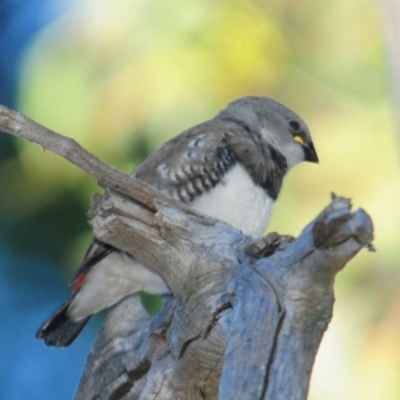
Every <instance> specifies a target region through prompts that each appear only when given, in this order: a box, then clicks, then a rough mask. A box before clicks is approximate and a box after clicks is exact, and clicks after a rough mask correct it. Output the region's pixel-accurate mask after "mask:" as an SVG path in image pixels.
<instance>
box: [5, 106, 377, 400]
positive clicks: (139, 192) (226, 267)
mask: <svg viewBox="0 0 400 400" xmlns="http://www.w3.org/2000/svg"><path fill="white" fill-rule="evenodd" d="M0 130H3V131H5V132H8V133H10V134H13V135H16V136H19V137H23V138H26V139H28V140H31V141H34V142H36V143H39V144H40V145H42V146H43V147H44V148H46V149H49V150H51V151H54V152H56V153H57V154H60V155H62V156H63V157H65V158H67V159H69V160H70V161H72V162H73V163H75V164H76V165H78V166H80V167H81V168H82V169H83V170H85V171H86V172H87V173H89V174H90V175H92V176H94V177H95V178H96V179H97V180H98V182H99V184H100V185H101V186H103V187H106V188H107V189H106V191H105V194H104V195H102V196H101V195H95V196H94V199H93V203H92V208H91V212H90V217H91V218H92V220H91V224H92V226H93V230H94V233H95V235H96V236H97V237H98V238H99V239H101V240H103V241H105V242H107V243H110V244H112V245H114V246H116V247H118V248H120V249H123V250H125V251H127V252H129V253H131V254H134V255H135V257H137V258H139V259H140V260H142V261H143V262H144V263H145V264H146V265H148V266H150V267H151V268H153V269H154V270H155V271H156V272H157V273H159V274H160V275H161V276H163V278H164V279H165V281H166V283H167V284H168V286H169V288H170V290H171V294H170V295H166V296H165V297H164V304H163V307H162V309H161V311H160V313H159V314H157V315H156V316H155V317H151V316H149V315H148V314H147V313H146V312H145V310H144V309H143V307H142V305H141V303H140V300H139V299H138V298H137V297H131V298H128V299H126V300H125V301H123V302H122V303H121V304H120V305H119V306H117V307H116V308H115V309H114V310H113V311H112V312H111V313H110V314H109V316H108V318H107V320H106V322H105V324H104V326H103V328H102V329H101V331H100V333H99V336H98V338H97V340H96V342H95V344H94V347H93V350H92V352H91V354H90V356H89V358H88V362H87V365H86V368H85V371H84V374H83V376H82V379H81V382H80V384H79V387H78V390H77V394H76V399H77V400H82V399H85V400H86V399H104V400H106V399H107V400H118V399H142V400H143V399H158V400H161V399H168V400H178V399H182V400H183V399H217V398H219V399H223V400H228V399H246V400H252V399H254V400H255V399H257V400H258V399H268V400H272V399H274V400H275V399H282V400H283V399H285V400H287V399H298V400H302V399H306V398H307V392H308V385H309V379H310V374H311V369H312V366H313V363H314V358H315V354H316V352H317V350H318V347H319V344H320V341H321V338H322V335H323V333H324V331H325V330H326V327H327V325H328V323H329V321H330V319H331V316H332V308H333V303H334V293H333V284H334V278H335V275H336V273H337V272H338V271H340V270H341V269H342V268H343V267H344V266H345V264H346V263H347V262H348V261H349V260H350V259H351V258H352V257H353V256H354V255H355V254H356V253H357V252H358V251H359V250H360V249H361V248H363V247H367V248H369V249H372V245H371V241H372V239H373V227H372V222H371V219H370V218H369V216H368V215H367V214H366V213H365V212H364V211H363V210H361V209H360V210H358V211H356V212H354V213H352V212H351V204H350V201H349V200H348V199H345V198H342V197H337V196H335V195H332V201H331V203H330V204H329V205H328V206H327V208H326V209H325V210H324V211H323V212H322V213H321V214H320V215H319V216H317V218H316V219H315V220H314V221H313V222H311V223H310V224H309V225H308V226H307V227H306V228H305V229H304V230H303V232H302V233H301V235H300V236H299V238H297V239H295V240H290V239H289V238H288V237H284V236H279V235H277V234H269V235H267V236H266V237H265V238H262V239H259V240H256V241H255V240H253V239H251V238H250V237H247V236H244V235H242V234H241V232H239V231H236V230H234V229H233V228H231V227H230V226H228V225H227V224H224V223H222V222H220V221H217V220H214V219H212V218H208V217H205V216H204V215H201V214H199V213H197V212H195V211H194V210H192V209H190V208H189V207H186V206H184V205H182V204H181V203H179V202H175V201H173V200H171V199H169V198H168V197H167V196H163V195H162V194H161V193H159V192H157V191H156V190H154V189H152V188H151V187H149V186H147V185H145V184H143V183H141V182H139V181H137V180H134V179H132V178H130V177H129V176H127V175H125V174H123V173H122V172H120V171H117V170H115V169H113V168H111V167H109V166H107V165H106V164H105V163H103V162H101V161H100V160H97V159H96V158H95V157H94V156H92V155H91V154H90V153H88V152H86V151H85V150H84V149H82V148H81V147H80V146H79V145H78V144H76V143H75V142H73V141H71V140H70V139H67V138H64V137H62V136H60V135H56V134H55V133H53V132H51V131H49V130H47V129H45V128H43V127H41V126H40V125H37V124H36V123H34V122H33V121H31V120H29V119H27V118H26V117H24V116H22V115H21V114H18V113H16V112H14V111H11V110H8V109H7V108H5V107H1V106H0Z"/></svg>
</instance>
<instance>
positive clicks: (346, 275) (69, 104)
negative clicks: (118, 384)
mask: <svg viewBox="0 0 400 400" xmlns="http://www.w3.org/2000/svg"><path fill="white" fill-rule="evenodd" d="M388 1H389V0H388ZM381 4H383V2H381V3H379V4H378V3H374V2H370V1H367V0H354V1H352V2H348V1H345V0H339V1H334V2H333V1H328V0H322V1H321V0H306V1H302V2H298V1H295V0H272V1H269V2H268V4H267V3H266V2H263V1H258V0H251V1H247V2H243V1H241V0H230V1H218V2H215V1H208V0H206V1H198V0H172V1H169V2H158V1H154V0H119V1H118V2H115V1H112V0H104V1H102V2H99V1H94V0H69V1H67V0H31V1H29V2H27V1H22V0H0V103H1V104H4V105H7V106H9V107H12V108H15V109H18V110H20V111H22V112H23V113H25V114H26V115H28V116H29V117H31V118H33V119H34V120H36V121H37V122H39V123H41V124H43V125H45V126H46V127H48V128H50V129H53V130H55V131H57V132H59V133H62V134H65V135H68V136H71V137H73V138H75V139H76V140H77V141H78V142H79V143H81V144H82V145H83V146H84V147H86V148H87V149H88V150H89V151H91V152H93V153H94V154H96V155H97V156H99V157H100V158H102V159H104V160H106V161H107V162H109V163H110V164H112V165H114V166H116V167H118V168H120V169H122V170H124V171H126V172H129V171H131V170H132V169H133V168H134V167H135V165H137V163H138V162H140V160H142V159H143V158H144V157H146V156H147V155H148V154H149V153H150V152H151V151H153V150H154V149H155V148H156V147H157V146H159V145H160V144H161V143H162V142H164V141H165V140H166V139H168V138H170V137H172V136H174V135H176V134H177V133H179V132H181V131H182V130H183V129H185V128H187V127H190V126H192V125H194V124H196V123H199V122H201V121H203V120H205V119H208V118H211V117H212V116H213V115H214V114H215V113H216V112H217V111H218V110H219V109H221V108H222V107H224V106H225V105H226V103H227V102H229V101H230V100H232V99H234V98H236V97H239V96H242V95H247V94H255V95H267V96H270V97H273V98H275V99H277V100H278V101H281V102H282V103H284V104H287V105H288V106H289V107H291V108H293V109H294V110H295V111H297V112H298V113H299V114H300V115H301V116H302V117H303V118H304V119H305V120H306V121H307V122H308V124H309V126H310V128H311V131H312V134H313V138H314V142H315V144H316V148H317V151H318V155H319V158H320V160H321V162H320V164H319V165H318V166H314V165H301V166H299V167H297V168H296V169H295V170H294V171H292V172H291V173H290V174H289V176H288V178H287V179H286V181H285V184H284V188H283V192H282V195H281V197H280V201H279V202H278V204H277V206H276V209H275V212H274V215H273V219H272V222H271V226H270V227H269V230H277V231H279V232H282V233H288V234H293V235H298V233H299V232H300V230H301V229H302V228H303V227H304V226H305V225H306V224H307V222H309V221H310V220H311V219H312V218H314V217H315V215H316V214H317V213H319V211H320V210H321V209H322V208H323V207H324V206H325V205H326V204H327V203H328V202H329V193H330V192H331V191H334V192H336V193H337V194H339V195H344V196H347V197H351V198H352V199H353V203H354V204H355V206H357V207H358V206H362V207H363V208H365V209H366V210H367V211H368V212H369V213H370V214H371V216H372V218H373V220H374V224H375V229H376V240H375V245H376V247H377V249H378V251H377V252H376V253H374V254H371V253H368V252H366V251H363V252H361V253H360V254H359V255H358V256H357V257H356V258H355V259H354V260H353V261H352V262H351V263H349V265H348V266H347V267H346V268H345V270H344V271H343V272H342V273H341V274H339V276H338V278H337V282H336V297H337V302H336V305H335V310H334V318H333V321H332V323H331V324H330V326H329V329H328V332H327V333H326V335H325V337H324V340H323V344H322V346H321V349H320V352H319V354H318V356H317V361H316V365H315V369H314V372H313V378H312V382H311V392H310V399H311V400H312V399H324V400H337V399H342V400H347V399H349V400H350V399H354V398H362V399H377V398H384V399H387V400H391V399H393V400H394V399H398V398H399V397H400V357H399V354H400V323H399V318H398V314H399V308H400V290H399V288H400V268H399V259H400V247H399V245H398V244H399V242H400V230H399V226H400V207H398V198H399V197H400V185H399V163H398V151H399V147H398V141H397V139H396V135H395V131H396V127H395V117H396V115H398V112H399V110H398V109H396V108H395V106H394V104H393V102H392V85H391V79H390V76H389V67H388V65H389V59H388V57H387V55H386V48H387V41H388V37H387V36H385V35H384V32H385V30H384V27H385V18H387V16H385V13H384V12H383V9H382V8H381ZM399 12H400V11H399ZM395 45H398V44H396V43H395ZM0 188H1V189H0V306H1V308H0V317H1V322H0V393H1V399H5V400H9V399H13V400H14V399H21V398H23V399H70V398H71V397H72V396H73V393H74V391H75V388H76V385H77V384H78V381H79V377H80V374H81V372H82V370H83V367H84V364H85V360H86V357H87V355H88V354H89V351H90V347H91V344H92V343H93V340H94V338H95V336H96V331H97V330H98V327H99V326H100V324H101V317H99V318H97V319H94V321H91V323H90V324H89V326H88V327H87V328H85V330H84V331H83V332H82V334H81V335H80V336H79V338H78V339H77V341H76V342H74V344H73V345H72V346H71V347H69V348H67V349H53V348H46V347H45V346H44V345H43V344H42V343H41V342H36V341H35V340H34V334H35V331H36V329H37V327H38V326H39V325H40V323H41V322H42V321H43V320H44V319H45V318H46V317H47V315H48V314H49V313H50V312H51V311H52V310H53V309H54V308H55V307H57V306H58V304H59V303H60V302H62V301H63V300H64V299H65V297H67V296H68V294H69V287H68V281H69V279H70V278H71V276H72V275H73V272H74V270H75V269H76V268H77V266H78V265H79V263H80V260H81V258H82V256H83V254H84V252H85V248H86V246H87V245H88V243H89V241H90V238H91V231H90V228H89V226H88V224H87V217H86V215H85V213H86V212H87V210H88V207H89V202H90V197H91V194H92V193H93V192H94V191H96V190H99V189H98V188H97V187H96V183H95V182H94V181H93V180H92V179H91V178H89V177H86V176H85V175H84V173H83V172H81V171H79V170H78V169H77V168H76V167H74V166H72V165H69V164H68V163H67V162H66V161H64V160H62V159H60V158H59V157H57V156H55V155H53V154H51V153H49V152H43V150H42V149H41V148H40V147H39V146H36V145H33V144H30V143H26V142H23V141H21V140H16V139H14V138H11V137H9V136H7V135H5V134H1V133H0Z"/></svg>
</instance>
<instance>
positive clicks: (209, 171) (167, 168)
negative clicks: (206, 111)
mask: <svg viewBox="0 0 400 400" xmlns="http://www.w3.org/2000/svg"><path fill="white" fill-rule="evenodd" d="M228 134H229V133H228V132H226V131H224V129H223V128H222V127H220V126H218V124H217V123H216V122H215V121H209V122H205V123H203V124H200V125H198V126H196V127H194V128H191V129H189V130H188V131H186V132H183V133H182V134H181V135H179V136H177V137H175V138H173V139H171V140H170V141H168V142H166V143H165V144H164V145H163V146H162V147H161V148H160V149H158V150H157V151H156V152H155V153H153V154H152V155H150V156H149V157H148V158H147V159H146V160H145V161H144V162H143V163H142V164H140V165H139V167H138V168H137V169H136V170H135V171H134V172H133V173H132V175H133V176H134V177H136V178H138V179H140V180H143V181H144V182H146V183H148V184H149V185H151V186H153V187H155V188H156V189H158V190H160V191H162V192H165V193H166V194H168V195H170V196H171V197H173V198H175V199H177V200H180V201H182V202H184V203H191V202H192V201H193V200H194V199H195V198H196V197H198V196H200V195H201V194H203V193H205V192H207V191H209V190H210V189H212V188H213V187H215V185H216V184H217V183H218V182H220V181H221V180H222V179H223V176H224V175H225V174H226V172H227V171H228V170H230V169H231V168H232V167H233V165H234V164H235V163H236V157H235V154H234V152H233V151H232V149H231V148H230V147H229V146H228V142H227V135H228Z"/></svg>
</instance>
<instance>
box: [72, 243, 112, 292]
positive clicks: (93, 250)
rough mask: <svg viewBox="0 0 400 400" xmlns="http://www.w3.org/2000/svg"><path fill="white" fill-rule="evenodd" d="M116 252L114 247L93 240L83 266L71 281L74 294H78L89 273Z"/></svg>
mask: <svg viewBox="0 0 400 400" xmlns="http://www.w3.org/2000/svg"><path fill="white" fill-rule="evenodd" d="M114 250H116V249H115V247H114V246H111V245H110V244H106V243H103V242H101V241H100V240H98V239H96V238H93V240H92V242H91V243H90V245H89V248H88V249H87V251H86V254H85V257H84V258H83V262H82V264H81V266H80V267H79V268H78V270H77V271H76V272H75V275H74V277H73V278H72V280H71V285H73V291H74V292H77V291H78V290H79V289H80V288H81V286H82V284H83V281H84V280H85V276H86V274H87V273H88V272H89V270H90V268H91V267H92V266H93V265H94V264H96V263H98V262H99V261H100V260H102V259H103V258H104V257H106V256H108V255H109V254H110V253H111V252H112V251H114Z"/></svg>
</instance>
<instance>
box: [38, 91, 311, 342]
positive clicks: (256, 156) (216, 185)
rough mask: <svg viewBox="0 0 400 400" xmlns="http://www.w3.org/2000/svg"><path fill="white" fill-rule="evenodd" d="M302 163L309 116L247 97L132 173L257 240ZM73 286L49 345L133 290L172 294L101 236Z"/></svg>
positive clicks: (52, 324)
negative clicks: (283, 188) (291, 172)
mask: <svg viewBox="0 0 400 400" xmlns="http://www.w3.org/2000/svg"><path fill="white" fill-rule="evenodd" d="M302 161H310V162H315V163H317V162H318V157H317V154H316V152H315V149H314V145H313V142H312V140H311V136H310V133H309V130H308V128H307V126H306V124H305V123H304V121H303V120H302V119H301V118H300V117H299V116H298V115H296V114H295V113H294V112H293V111H291V110H290V109H288V108H287V107H285V106H283V105H282V104H279V103H277V102H275V101H274V100H272V99H269V98H266V97H253V96H249V97H243V98H240V99H238V100H235V101H233V102H231V103H230V104H229V105H228V106H227V107H226V108H225V109H224V110H222V111H221V112H220V113H219V114H218V115H217V116H216V117H214V118H213V119H211V120H210V121H206V122H204V123H202V124H200V125H197V126H195V127H193V128H190V129H188V130H186V131H184V132H183V133H181V134H180V135H178V136H176V137H175V138H173V139H171V140H170V141H168V142H166V143H165V144H164V145H163V146H161V148H159V149H158V150H157V151H156V152H155V153H153V154H152V155H150V156H149V157H148V158H147V159H146V160H145V161H144V162H143V163H142V164H140V165H139V166H138V168H137V169H136V170H135V171H133V173H132V176H133V177H135V178H137V179H140V180H142V181H144V182H146V183H148V184H149V185H151V186H153V187H155V188H156V189H158V190H160V191H162V192H165V193H167V194H168V195H170V196H171V197H173V198H175V199H178V200H180V201H182V202H184V203H186V204H189V205H191V206H192V207H193V208H195V209H196V210H198V211H200V212H203V213H204V214H207V215H209V216H211V217H214V218H218V219H220V220H222V221H225V222H227V223H228V224H230V225H232V226H233V227H234V228H237V229H239V230H241V231H242V232H243V233H244V234H246V235H249V236H252V237H255V238H256V237H260V236H261V235H262V234H263V232H264V230H265V229H266V227H267V224H268V221H269V219H270V215H271V211H272V206H273V204H274V202H275V201H276V199H277V197H278V194H279V191H280V189H281V186H282V180H283V177H284V176H285V174H286V173H287V172H288V171H289V170H290V169H291V168H292V167H294V166H295V165H296V164H299V163H300V162H302ZM150 267H151V266H150ZM72 285H73V292H72V295H71V297H70V298H69V299H68V300H67V301H66V302H65V303H64V304H62V305H61V307H60V308H58V309H57V310H56V311H55V312H54V313H53V314H52V315H51V316H50V317H49V319H48V320H47V321H46V322H45V323H44V324H43V325H42V326H41V327H40V328H39V330H38V332H37V334H36V338H38V339H44V341H45V343H46V344H47V345H49V346H57V347H63V346H68V345H70V344H71V343H72V342H73V340H74V339H75V338H76V336H77V335H78V334H79V332H80V331H81V329H82V328H83V327H84V325H85V324H86V322H87V321H88V319H89V318H90V317H91V315H92V314H94V313H96V312H98V311H100V310H102V309H104V308H106V307H109V306H111V305H113V304H115V303H116V302H118V301H119V300H121V299H122V298H123V297H125V296H127V295H129V294H132V293H136V292H139V291H142V290H144V291H147V292H150V293H155V294H161V293H165V292H168V288H167V287H166V285H165V283H164V281H163V279H162V277H161V276H159V275H157V274H156V273H155V272H153V271H152V270H151V268H147V267H146V266H144V265H142V264H140V263H139V262H138V261H137V260H135V258H134V257H133V256H132V255H130V254H127V253H125V252H124V251H121V250H118V249H116V248H114V247H113V246H110V245H108V244H105V243H102V242H101V241H99V240H97V239H94V240H93V241H92V243H91V245H90V247H89V249H88V251H87V253H86V256H85V258H84V260H83V263H82V265H81V266H80V268H79V269H78V271H77V273H76V275H75V277H74V278H73V280H72Z"/></svg>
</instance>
